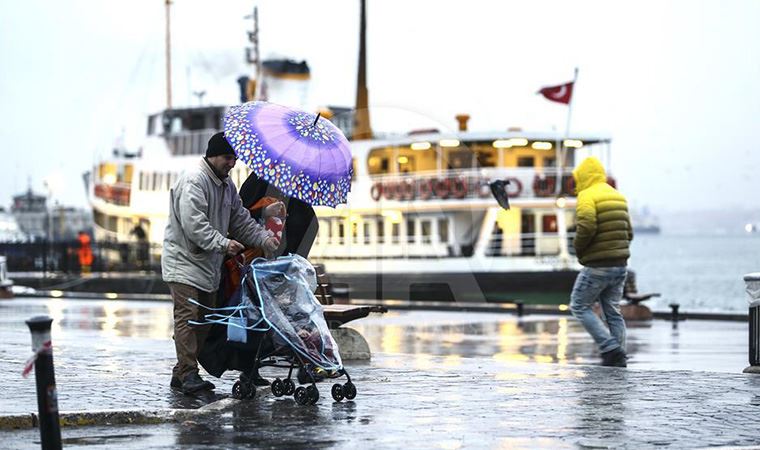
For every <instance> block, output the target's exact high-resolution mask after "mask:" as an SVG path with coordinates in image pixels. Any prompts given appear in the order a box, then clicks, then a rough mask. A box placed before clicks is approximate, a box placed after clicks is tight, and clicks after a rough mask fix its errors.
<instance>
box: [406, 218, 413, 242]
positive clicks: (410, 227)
mask: <svg viewBox="0 0 760 450" xmlns="http://www.w3.org/2000/svg"><path fill="white" fill-rule="evenodd" d="M414 232H415V230H414V219H407V221H406V242H409V243H411V242H414Z"/></svg>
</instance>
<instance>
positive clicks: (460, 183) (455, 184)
mask: <svg viewBox="0 0 760 450" xmlns="http://www.w3.org/2000/svg"><path fill="white" fill-rule="evenodd" d="M466 195H467V182H466V181H465V180H463V179H461V178H454V179H453V180H452V181H451V196H452V197H454V198H465V196H466Z"/></svg>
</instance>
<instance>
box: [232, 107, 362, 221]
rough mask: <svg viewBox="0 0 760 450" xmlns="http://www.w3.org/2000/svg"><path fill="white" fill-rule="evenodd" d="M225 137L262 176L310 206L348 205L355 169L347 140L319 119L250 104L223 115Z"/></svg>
mask: <svg viewBox="0 0 760 450" xmlns="http://www.w3.org/2000/svg"><path fill="white" fill-rule="evenodd" d="M224 136H225V137H226V138H227V141H228V142H229V143H230V145H232V148H234V149H235V153H236V154H237V157H238V158H239V159H240V160H242V161H243V162H244V163H245V164H246V165H247V166H248V167H249V168H250V169H251V170H252V171H253V172H254V173H255V174H256V175H257V176H259V177H260V178H263V179H264V180H266V181H268V182H269V183H270V184H272V185H274V186H275V187H276V188H278V189H279V190H280V191H282V192H283V193H285V194H286V195H288V196H291V197H295V198H298V199H300V200H303V201H304V202H306V203H309V204H311V205H314V206H317V205H326V206H332V207H335V206H336V205H338V204H340V203H346V197H347V195H348V191H349V190H351V176H352V175H353V166H352V161H351V150H350V147H349V144H348V140H347V139H346V137H345V136H344V135H343V133H342V132H341V131H340V130H339V129H338V128H337V127H336V126H335V125H333V124H332V122H330V121H329V120H327V119H325V118H323V117H320V116H319V115H318V114H311V113H307V112H303V111H297V110H294V109H290V108H286V107H284V106H280V105H276V104H274V103H267V102H248V103H244V104H242V105H239V106H234V107H232V108H230V110H229V111H228V112H227V114H226V115H225V116H224Z"/></svg>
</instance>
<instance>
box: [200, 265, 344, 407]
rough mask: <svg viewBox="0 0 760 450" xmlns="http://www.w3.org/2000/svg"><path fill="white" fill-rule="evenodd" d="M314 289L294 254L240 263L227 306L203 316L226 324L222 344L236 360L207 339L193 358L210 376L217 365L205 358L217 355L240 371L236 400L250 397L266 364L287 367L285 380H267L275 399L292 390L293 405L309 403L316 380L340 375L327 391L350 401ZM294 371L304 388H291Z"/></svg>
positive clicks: (313, 398) (312, 276)
mask: <svg viewBox="0 0 760 450" xmlns="http://www.w3.org/2000/svg"><path fill="white" fill-rule="evenodd" d="M315 289H316V274H315V271H314V268H313V267H312V266H311V264H309V262H308V261H306V259H304V258H303V257H301V256H299V255H289V256H283V257H280V258H277V259H275V260H265V259H263V258H260V259H257V260H255V261H254V262H253V263H251V264H248V265H247V266H244V267H243V270H242V283H241V286H240V289H239V290H238V291H237V292H236V293H235V295H233V296H232V297H231V298H230V301H229V304H230V306H227V307H226V308H220V310H221V311H219V312H216V313H213V314H208V315H207V316H206V318H207V320H208V321H209V322H213V323H216V324H218V325H226V332H227V333H226V334H227V339H226V341H227V342H226V343H225V344H226V346H227V347H234V348H235V349H237V350H238V351H237V352H235V353H236V354H235V355H234V358H236V359H235V360H231V359H230V358H226V359H225V358H224V356H223V354H224V353H225V348H224V346H221V347H220V346H218V345H209V344H210V343H209V341H207V343H206V346H204V352H203V353H202V355H201V358H199V361H200V362H201V364H202V365H203V366H204V367H205V368H206V370H207V371H208V372H209V373H210V374H212V375H215V376H220V375H221V373H219V370H218V367H217V368H216V369H217V370H214V369H215V368H214V367H207V364H206V363H207V362H208V360H209V359H212V360H214V359H216V360H218V359H220V357H222V358H223V359H225V360H224V361H223V362H222V365H224V366H227V367H230V366H232V368H234V369H238V370H241V371H242V373H241V376H240V380H238V381H237V382H236V383H235V385H234V386H233V389H232V395H233V396H234V397H236V398H250V397H253V396H254V395H255V390H256V384H259V383H257V381H259V382H260V380H261V379H260V377H259V376H258V369H259V367H264V366H271V367H283V368H287V369H288V374H287V376H286V377H285V379H280V378H276V379H275V380H274V381H273V382H272V394H273V395H275V396H276V397H280V396H283V395H291V394H292V395H293V396H294V398H295V400H296V402H298V403H299V404H302V405H305V404H313V403H316V401H317V400H318V399H319V391H318V389H317V387H316V383H317V382H318V381H320V380H321V379H324V378H338V377H341V376H343V375H345V376H346V379H347V381H346V383H345V384H340V383H336V384H334V385H333V387H332V390H331V394H332V397H333V399H334V400H335V401H341V400H342V399H343V398H347V399H353V398H354V397H355V396H356V387H355V386H354V384H353V383H352V382H351V378H350V376H349V374H348V373H347V372H346V370H345V368H344V367H343V364H342V362H341V359H340V353H339V351H338V346H337V344H336V343H335V340H334V339H333V337H332V335H331V334H330V330H329V329H328V327H327V323H326V322H325V319H324V316H323V311H322V307H321V305H320V304H319V302H318V301H317V299H316V297H315V296H314V291H315ZM212 332H213V330H212ZM218 332H219V331H218V329H217V333H218ZM229 350H230V349H226V351H227V353H229ZM209 352H211V356H212V357H211V358H209V355H208V354H209ZM246 360H247V361H246ZM212 362H213V361H212ZM212 365H213V364H212ZM217 365H218V364H217ZM294 369H298V376H297V380H298V382H299V384H308V386H307V387H303V386H299V387H296V384H295V382H294V381H293V380H292V378H293V372H294ZM222 372H223V371H222ZM217 373H219V375H217Z"/></svg>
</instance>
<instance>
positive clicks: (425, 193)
mask: <svg viewBox="0 0 760 450" xmlns="http://www.w3.org/2000/svg"><path fill="white" fill-rule="evenodd" d="M417 191H418V192H419V197H420V198H421V199H422V200H428V199H429V198H430V197H432V196H433V183H432V182H431V181H430V180H422V181H420V184H419V185H418V187H417Z"/></svg>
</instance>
